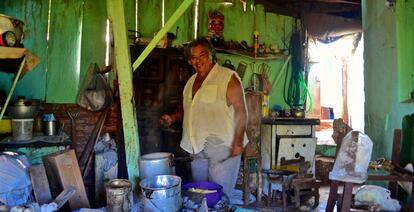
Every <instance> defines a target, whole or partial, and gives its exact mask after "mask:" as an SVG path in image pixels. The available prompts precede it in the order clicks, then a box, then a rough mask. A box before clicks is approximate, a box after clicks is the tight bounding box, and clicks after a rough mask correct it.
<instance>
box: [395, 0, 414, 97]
mask: <svg viewBox="0 0 414 212" xmlns="http://www.w3.org/2000/svg"><path fill="white" fill-rule="evenodd" d="M396 5H397V8H396V17H397V46H398V73H399V97H400V101H404V100H407V99H411V96H410V93H411V92H412V91H414V60H413V55H414V27H413V26H414V1H413V0H405V1H398V3H397V4H396Z"/></svg>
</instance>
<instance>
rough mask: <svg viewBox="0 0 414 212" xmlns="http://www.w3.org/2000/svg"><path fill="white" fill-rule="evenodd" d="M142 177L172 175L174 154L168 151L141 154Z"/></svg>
mask: <svg viewBox="0 0 414 212" xmlns="http://www.w3.org/2000/svg"><path fill="white" fill-rule="evenodd" d="M139 173H140V175H141V179H145V178H149V177H154V176H157V175H172V174H175V172H174V155H173V154H171V153H168V152H155V153H151V154H146V155H143V156H141V158H140V159H139Z"/></svg>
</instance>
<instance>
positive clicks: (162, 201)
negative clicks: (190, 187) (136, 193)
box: [140, 175, 182, 212]
mask: <svg viewBox="0 0 414 212" xmlns="http://www.w3.org/2000/svg"><path fill="white" fill-rule="evenodd" d="M140 186H141V190H142V194H143V196H144V198H145V199H144V208H145V209H144V211H164V212H170V211H171V212H175V211H179V210H180V209H181V205H182V198H181V178H180V177H178V176H175V175H158V176H155V177H149V178H146V179H144V180H142V181H141V182H140Z"/></svg>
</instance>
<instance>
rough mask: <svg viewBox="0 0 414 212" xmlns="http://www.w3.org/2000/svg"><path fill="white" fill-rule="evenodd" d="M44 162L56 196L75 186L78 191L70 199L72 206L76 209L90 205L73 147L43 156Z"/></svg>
mask: <svg viewBox="0 0 414 212" xmlns="http://www.w3.org/2000/svg"><path fill="white" fill-rule="evenodd" d="M43 163H44V165H45V169H46V174H47V176H48V178H49V182H50V185H51V188H52V192H53V194H54V195H55V196H56V195H58V194H59V193H60V192H62V191H63V190H64V189H69V188H70V187H72V186H73V187H75V188H76V193H75V195H73V196H72V197H71V198H70V199H69V206H70V208H71V209H72V210H76V209H80V208H89V207H90V205H89V200H88V197H87V196H86V192H85V186H84V184H83V179H82V175H81V173H80V170H79V165H78V161H77V159H76V155H75V151H74V150H73V149H71V150H67V151H63V152H58V153H54V154H50V155H47V156H45V157H43Z"/></svg>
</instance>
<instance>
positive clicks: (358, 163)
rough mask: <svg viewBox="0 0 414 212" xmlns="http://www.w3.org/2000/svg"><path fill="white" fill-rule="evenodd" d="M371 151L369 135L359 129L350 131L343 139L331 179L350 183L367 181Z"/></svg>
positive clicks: (330, 174) (330, 175)
mask: <svg viewBox="0 0 414 212" xmlns="http://www.w3.org/2000/svg"><path fill="white" fill-rule="evenodd" d="M371 153H372V141H371V139H370V138H369V137H368V136H367V135H365V134H364V133H361V132H359V131H351V132H349V133H348V134H347V135H346V136H345V137H344V139H343V141H342V144H341V147H340V149H339V153H338V154H337V156H336V159H335V164H334V167H333V169H332V171H331V172H330V173H329V179H330V180H337V181H342V182H350V183H363V182H365V181H366V180H367V178H368V173H367V170H368V165H369V161H370V160H371Z"/></svg>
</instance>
